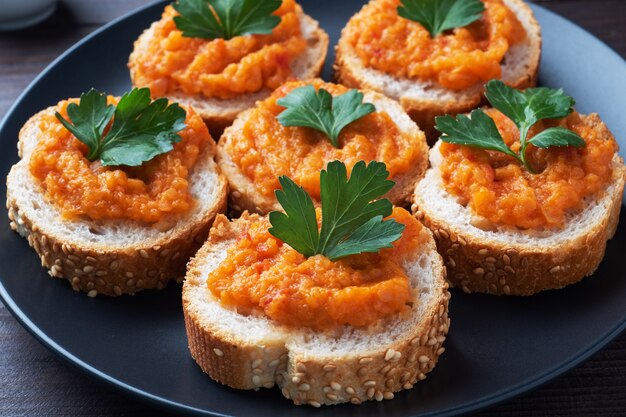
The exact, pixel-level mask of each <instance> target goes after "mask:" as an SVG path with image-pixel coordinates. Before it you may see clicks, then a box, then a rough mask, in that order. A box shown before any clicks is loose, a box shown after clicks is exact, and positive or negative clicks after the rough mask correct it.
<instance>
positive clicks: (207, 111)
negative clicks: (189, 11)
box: [128, 6, 328, 133]
mask: <svg viewBox="0 0 626 417" xmlns="http://www.w3.org/2000/svg"><path fill="white" fill-rule="evenodd" d="M297 10H298V14H299V17H300V25H301V30H302V35H303V37H304V38H305V39H306V40H307V44H308V45H307V48H306V50H305V51H304V52H303V53H302V54H301V55H300V56H298V57H296V59H294V60H293V62H292V64H291V70H292V73H293V74H294V77H295V78H297V79H300V80H308V79H311V78H315V77H317V76H319V75H320V73H321V71H322V67H323V66H324V61H325V60H326V53H327V51H328V34H327V33H326V32H325V31H324V30H323V29H321V28H320V26H319V23H318V22H317V21H316V20H314V19H313V18H312V17H310V16H308V15H306V14H304V12H303V11H302V8H301V7H300V6H298V7H297ZM155 24H156V22H155V23H153V24H152V26H151V27H150V28H148V29H146V30H145V31H144V32H143V33H142V34H141V36H139V38H138V39H137V40H136V41H135V46H134V49H133V52H132V53H131V54H130V58H129V61H128V67H129V69H130V78H131V80H132V82H133V86H135V87H144V86H142V85H138V84H137V82H136V76H135V72H136V67H137V65H138V64H137V62H136V61H137V59H139V58H140V57H141V56H142V55H143V54H145V53H146V50H147V49H148V46H149V45H150V42H151V39H152V36H153V33H154V25H155ZM271 92H272V91H271V90H269V89H264V90H262V91H258V92H256V93H251V94H244V95H241V96H239V97H235V98H230V99H220V98H209V97H205V96H203V95H201V94H198V95H193V96H189V95H187V94H185V93H183V92H182V91H180V92H174V93H172V94H169V95H168V96H167V98H168V99H169V100H171V101H175V102H178V103H180V104H183V105H186V106H191V107H193V108H194V110H195V111H196V113H198V114H199V115H200V116H201V117H202V119H203V120H204V121H205V123H206V124H207V126H208V127H209V129H210V130H211V133H221V132H222V131H223V130H224V129H225V128H226V127H227V126H229V125H230V124H231V123H232V122H233V120H235V117H236V116H237V115H238V114H239V113H241V112H242V111H243V110H246V109H248V108H250V107H252V106H254V103H256V102H257V101H258V100H263V99H264V98H266V97H267V96H269V95H270V94H271Z"/></svg>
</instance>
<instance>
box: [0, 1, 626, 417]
mask: <svg viewBox="0 0 626 417" xmlns="http://www.w3.org/2000/svg"><path fill="white" fill-rule="evenodd" d="M302 3H303V6H304V8H305V10H307V12H308V13H310V14H311V15H312V16H313V17H315V18H316V19H318V20H319V21H320V22H321V25H322V27H324V28H325V29H326V30H327V31H328V32H329V33H330V35H331V40H332V42H331V45H334V43H335V42H336V40H337V37H338V35H339V31H340V29H341V27H342V26H343V25H344V23H345V22H346V21H347V20H348V18H349V17H350V16H351V15H352V14H353V13H354V12H355V11H356V10H358V9H359V8H360V6H361V3H362V2H361V1H337V0H303V1H302ZM163 4H164V3H159V4H154V5H150V6H148V7H145V8H143V9H141V10H138V11H136V12H134V13H132V14H130V15H128V16H126V17H124V18H122V19H119V20H117V21H115V22H113V23H111V24H109V25H107V26H106V27H104V28H103V29H101V30H99V31H97V32H96V33H94V34H93V35H91V36H89V37H87V38H86V39H84V40H83V41H81V42H80V43H78V44H77V45H76V46H74V47H73V48H71V49H70V50H69V51H68V52H67V53H65V54H64V55H62V56H61V57H60V58H59V59H57V60H56V61H55V62H54V63H52V64H51V65H50V66H49V67H48V69H46V70H45V71H44V72H43V73H42V74H41V75H40V76H39V77H38V78H37V79H36V80H35V81H34V82H33V83H32V84H31V86H30V87H29V88H28V89H27V90H26V91H25V92H24V94H23V95H22V96H21V97H20V99H19V100H18V101H17V103H16V104H15V106H14V107H13V108H12V109H11V111H10V112H9V114H8V115H7V117H6V119H5V120H4V123H3V124H2V126H1V127H0V178H5V177H6V175H7V173H8V171H9V168H10V166H11V165H12V164H13V163H15V162H16V161H17V154H16V150H15V144H16V141H17V133H18V131H19V129H20V127H21V126H22V124H23V123H24V122H25V121H26V120H27V119H28V117H30V116H31V115H33V114H34V113H36V112H37V111H39V110H41V109H43V108H45V107H47V106H49V105H52V104H54V103H56V102H57V101H58V100H60V99H63V98H66V97H75V96H78V95H79V94H80V93H81V92H83V91H86V90H87V89H89V88H90V87H96V88H98V89H100V90H102V91H107V92H110V93H121V92H123V91H125V90H126V89H128V88H129V77H128V71H127V70H126V61H127V58H128V54H129V53H130V51H131V48H132V44H133V41H134V40H135V39H136V38H137V36H138V35H139V34H140V33H141V31H142V30H143V29H144V28H146V27H148V26H149V25H150V23H151V22H152V21H153V20H156V19H157V18H158V17H159V15H160V13H161V10H162V8H163ZM534 10H535V12H536V15H537V18H538V19H539V22H540V24H541V26H542V28H543V39H544V49H543V63H542V69H541V75H540V80H541V83H542V84H544V85H548V86H554V87H557V86H558V87H564V88H565V90H566V91H567V92H568V93H569V94H571V95H573V96H574V97H575V98H576V100H577V101H578V105H577V106H578V109H579V110H581V111H582V112H591V111H595V112H598V113H600V115H602V117H603V119H604V120H605V121H606V123H607V124H608V125H609V127H610V128H611V129H612V130H613V132H614V133H615V135H616V136H617V137H618V138H622V139H623V138H626V123H625V122H624V119H623V118H622V117H621V116H622V112H623V109H624V108H625V107H626V83H624V80H625V79H626V63H625V62H624V61H623V60H622V59H621V58H620V57H619V56H618V55H617V54H615V53H614V52H613V51H611V50H610V49H609V48H608V47H606V46H605V45H604V44H602V43H601V42H600V41H598V40H597V39H595V38H594V37H592V36H591V35H589V34H588V33H586V32H584V31H583V30H581V29H580V28H578V27H576V26H575V25H573V24H572V23H570V22H568V21H566V20H564V19H562V18H560V17H558V16H556V15H554V14H552V13H550V12H548V11H546V10H544V9H542V8H540V7H534ZM581 51H584V54H581V53H580V52H581ZM332 61H333V57H332V50H331V56H330V57H329V59H328V60H327V65H326V72H325V76H326V78H327V79H330V66H331V63H332ZM621 148H622V149H626V142H624V141H622V142H621ZM0 183H1V185H0V187H1V188H0V200H2V201H4V200H5V198H6V186H5V183H4V180H2V181H0ZM0 248H1V249H2V250H0V296H2V299H3V301H4V303H5V304H6V306H7V307H8V308H9V310H11V311H12V312H13V314H14V315H15V316H16V317H17V319H18V320H19V321H20V322H21V323H22V324H23V325H24V327H26V328H27V329H28V330H29V331H30V332H31V333H32V334H33V335H34V336H35V337H36V338H37V339H39V340H40V341H41V342H42V343H43V344H44V345H46V346H47V347H48V348H49V349H51V350H52V351H54V352H56V353H57V354H58V355H60V356H61V357H63V358H65V359H66V360H68V361H69V362H70V363H72V364H74V365H76V366H77V367H79V368H81V369H83V370H85V371H86V372H88V373H90V374H92V375H94V376H95V377H97V378H100V379H102V380H105V381H108V382H109V383H111V384H113V385H115V386H118V387H120V388H121V389H123V390H124V391H126V392H129V393H132V394H134V395H136V396H137V397H140V398H143V399H145V400H148V401H149V402H151V403H152V404H153V405H157V406H162V407H165V408H168V409H170V410H174V411H180V412H189V413H192V414H197V415H237V416H286V415H289V416H313V415H315V416H331V415H337V414H335V413H340V414H341V415H347V416H350V415H359V416H385V417H395V416H427V415H428V416H448V415H453V414H458V413H462V412H467V411H470V410H476V409H478V408H480V407H485V406H487V405H490V404H494V403H496V402H498V401H502V400H504V399H507V398H510V397H512V396H514V395H518V394H520V393H522V392H524V391H527V390H529V389H532V388H534V387H536V386H538V385H539V384H542V383H544V382H546V381H548V380H549V379H551V378H554V377H555V376H557V375H559V374H561V373H562V372H564V371H566V370H567V369H569V368H572V367H573V366H575V365H576V364H578V363H580V362H581V361H583V360H584V359H586V358H588V357H589V356H590V355H591V354H593V353H594V352H596V351H597V350H598V349H600V348H601V347H603V346H604V345H605V344H606V343H607V342H608V341H609V340H611V339H612V338H613V337H615V336H616V335H618V334H619V333H620V332H621V331H622V330H623V329H624V328H625V327H626V304H625V303H624V300H625V299H626V279H625V278H626V277H625V276H624V275H625V272H624V268H623V259H622V258H623V256H624V253H625V250H626V219H624V218H622V222H621V226H620V228H619V230H618V231H617V235H616V237H615V238H614V239H613V240H612V241H611V242H610V243H609V245H608V248H607V253H606V257H605V259H604V261H603V263H602V265H601V266H600V268H599V269H598V271H597V272H596V273H595V274H594V276H593V277H591V278H587V279H586V280H584V281H583V282H581V283H579V284H576V285H573V286H571V287H568V288H566V289H564V290H561V291H551V292H547V293H544V294H540V295H537V296H534V297H531V298H507V297H500V298H498V297H490V296H483V295H472V296H469V295H466V294H463V293H460V292H459V291H453V297H452V301H451V303H450V316H451V318H452V329H451V332H450V336H449V338H448V340H446V342H445V347H446V352H445V353H444V354H443V356H442V357H441V360H440V362H439V364H438V365H437V367H436V368H435V370H434V371H433V372H432V373H431V374H429V377H428V379H426V381H424V382H421V383H419V384H417V385H416V386H415V388H414V389H412V390H410V391H403V392H401V393H399V394H398V395H396V398H395V399H394V400H392V401H385V402H382V403H376V402H369V403H366V404H363V405H360V406H358V407H355V406H352V405H343V406H335V407H325V408H321V409H313V408H312V407H295V406H293V405H292V404H291V402H290V401H288V400H286V399H283V398H282V396H281V395H280V393H279V392H278V390H276V389H273V390H262V391H259V392H253V391H236V390H232V389H229V388H226V387H224V386H221V385H219V384H217V383H215V382H213V381H211V379H210V378H209V377H207V376H206V375H204V374H203V373H202V372H201V371H200V369H199V368H198V366H197V365H196V364H195V362H194V361H193V360H192V359H191V357H190V356H189V352H188V350H187V340H186V337H185V329H184V325H183V316H182V311H181V301H180V286H179V285H174V284H172V285H170V286H169V287H168V288H167V289H166V290H164V291H160V292H158V291H148V292H143V293H140V294H138V295H136V296H134V297H130V296H125V297H120V298H105V297H97V298H95V299H92V298H88V297H86V296H85V295H84V294H78V293H75V292H74V291H72V290H71V288H70V286H69V284H68V283H67V282H66V281H61V280H55V279H52V278H50V277H49V276H48V275H47V274H46V272H45V271H44V270H43V269H42V268H41V266H40V263H39V260H38V259H37V256H36V255H35V253H34V251H33V250H32V249H30V248H29V247H28V244H27V242H26V240H24V239H21V238H20V237H19V236H18V235H17V234H16V233H13V232H11V230H10V229H9V225H8V220H7V213H6V210H5V209H4V204H2V209H0Z"/></svg>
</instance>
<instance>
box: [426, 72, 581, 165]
mask: <svg viewBox="0 0 626 417" xmlns="http://www.w3.org/2000/svg"><path fill="white" fill-rule="evenodd" d="M485 96H486V97H487V100H489V103H491V105H492V106H493V107H495V108H496V109H498V110H499V111H500V112H502V113H503V114H504V115H505V116H507V117H508V118H509V119H511V120H512V121H513V123H515V125H516V126H517V128H518V129H519V132H520V145H521V146H520V151H519V153H515V152H513V151H512V150H511V149H510V148H509V147H508V146H507V145H506V144H505V143H504V141H503V140H502V136H501V135H500V132H498V129H497V127H496V125H495V123H494V121H493V120H492V119H491V118H490V117H489V116H487V115H486V114H485V113H484V112H483V111H482V110H475V111H473V112H472V114H471V116H470V117H471V120H470V119H469V118H468V117H467V116H463V115H459V116H458V117H457V119H456V120H455V119H454V118H453V117H451V116H443V117H436V118H435V121H436V126H435V128H436V129H437V130H439V131H440V132H441V133H443V135H442V136H441V140H442V141H444V142H449V143H456V144H461V145H466V146H473V147H476V148H482V149H488V150H493V151H499V152H503V153H505V154H507V155H510V156H512V157H513V158H515V159H517V160H518V161H519V162H520V163H521V164H522V165H523V166H524V167H525V168H526V169H527V170H528V171H529V172H531V173H533V174H536V171H535V170H534V169H533V167H532V166H531V165H530V164H529V162H528V160H527V159H526V148H527V146H528V144H529V143H532V144H533V145H535V146H537V147H540V148H549V147H551V146H574V147H576V148H580V147H583V146H585V141H584V140H583V139H582V138H581V137H580V136H578V135H577V134H576V133H574V132H572V131H570V130H567V129H564V128H560V127H555V128H550V129H545V130H544V131H542V132H540V133H538V134H537V135H535V136H534V137H532V138H530V139H528V132H529V130H530V128H531V127H532V126H533V125H534V124H535V123H537V122H538V121H540V120H544V119H556V118H562V117H566V116H567V115H569V114H570V113H572V111H574V109H573V106H574V104H576V102H575V101H574V99H573V98H572V97H570V96H568V95H566V94H565V93H564V92H563V90H562V89H558V90H554V89H550V88H545V87H540V88H529V89H527V90H525V91H518V90H515V89H513V88H511V87H509V86H507V85H506V84H504V83H503V82H502V81H500V80H492V81H489V82H488V83H487V85H486V93H485Z"/></svg>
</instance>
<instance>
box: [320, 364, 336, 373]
mask: <svg viewBox="0 0 626 417" xmlns="http://www.w3.org/2000/svg"><path fill="white" fill-rule="evenodd" d="M323 369H324V371H326V372H332V371H334V370H335V369H337V367H336V366H335V365H333V364H330V363H328V364H326V365H324V368H323Z"/></svg>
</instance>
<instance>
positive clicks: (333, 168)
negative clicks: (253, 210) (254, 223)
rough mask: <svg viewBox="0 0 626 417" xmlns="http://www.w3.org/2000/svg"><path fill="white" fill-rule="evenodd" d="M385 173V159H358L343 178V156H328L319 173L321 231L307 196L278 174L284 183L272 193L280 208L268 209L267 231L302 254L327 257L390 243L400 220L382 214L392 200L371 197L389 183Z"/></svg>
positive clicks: (373, 249) (399, 228) (397, 234)
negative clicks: (368, 161)
mask: <svg viewBox="0 0 626 417" xmlns="http://www.w3.org/2000/svg"><path fill="white" fill-rule="evenodd" d="M388 175H389V173H388V172H387V168H386V167H385V164H384V163H381V162H370V163H369V164H368V165H365V162H364V161H359V162H357V163H356V165H354V168H353V169H352V174H351V175H350V179H348V178H347V172H346V166H345V165H344V164H343V163H342V162H340V161H333V162H330V163H329V164H328V167H327V168H326V170H322V172H321V173H320V186H321V200H322V227H321V230H320V231H318V228H317V220H316V216H315V208H314V206H313V201H312V200H311V197H310V196H309V195H308V194H307V193H306V191H304V190H303V189H302V188H301V187H298V186H297V185H296V184H295V183H294V182H293V181H292V180H290V179H289V178H287V177H284V176H283V177H281V178H280V183H281V185H282V187H283V189H282V190H277V191H276V198H277V199H278V201H279V203H280V204H281V206H282V207H283V209H284V210H285V213H281V212H277V211H274V212H271V213H270V217H269V219H270V223H271V224H272V227H271V228H270V229H269V232H270V233H271V234H272V235H273V236H275V237H277V238H279V239H281V240H282V241H283V242H285V243H287V244H288V245H289V246H291V247H292V248H294V249H295V250H297V251H298V252H300V253H302V254H303V255H305V256H313V255H319V254H321V255H324V256H326V257H328V258H329V259H330V260H332V261H335V260H337V259H340V258H343V257H345V256H349V255H355V254H358V253H363V252H378V251H379V250H380V249H382V248H389V247H391V246H392V245H391V243H392V242H395V241H396V240H398V239H399V238H400V236H402V232H403V231H404V225H403V224H401V223H398V222H396V221H395V220H394V219H390V220H383V217H387V216H389V215H390V214H391V212H392V205H391V202H390V201H389V200H387V199H382V200H375V199H376V198H379V197H381V196H382V195H384V194H385V193H387V192H388V191H389V190H391V188H392V187H393V185H394V182H393V181H390V180H387V176H388ZM372 200H375V201H372Z"/></svg>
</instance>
